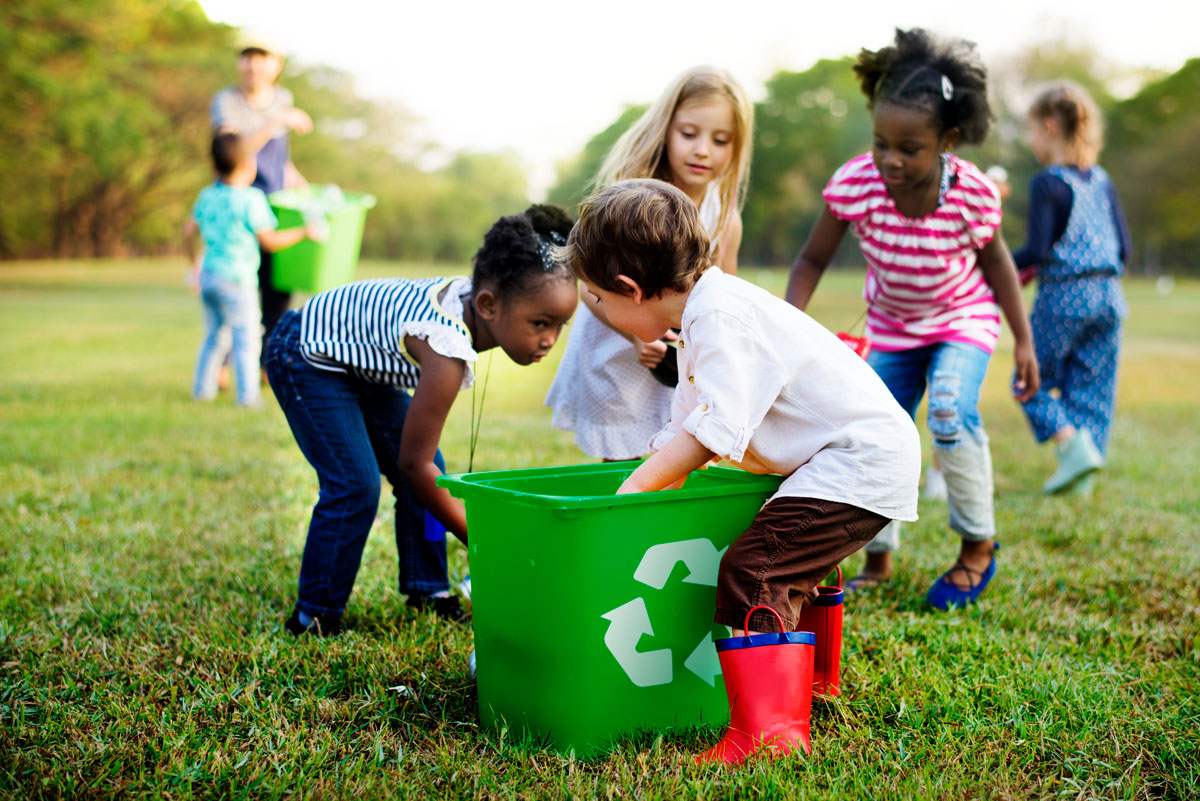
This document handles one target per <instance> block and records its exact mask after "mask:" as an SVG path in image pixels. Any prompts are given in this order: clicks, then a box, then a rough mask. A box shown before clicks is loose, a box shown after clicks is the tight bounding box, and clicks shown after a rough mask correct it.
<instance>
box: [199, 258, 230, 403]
mask: <svg viewBox="0 0 1200 801" xmlns="http://www.w3.org/2000/svg"><path fill="white" fill-rule="evenodd" d="M200 303H201V306H202V308H203V310H204V339H203V340H201V341H200V352H199V354H197V356H196V374H195V377H194V379H193V381H192V397H193V398H196V399H197V400H212V399H213V398H215V397H216V396H217V370H218V369H219V367H220V361H221V358H222V356H223V354H222V343H221V333H222V329H223V328H224V326H223V322H224V320H223V317H222V309H221V303H220V293H219V292H218V290H217V289H216V287H215V286H214V285H213V284H212V279H211V276H209V275H208V274H207V273H201V274H200Z"/></svg>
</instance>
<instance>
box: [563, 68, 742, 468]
mask: <svg viewBox="0 0 1200 801" xmlns="http://www.w3.org/2000/svg"><path fill="white" fill-rule="evenodd" d="M753 125H754V109H753V106H752V105H751V104H750V101H749V99H748V98H747V97H746V93H745V90H743V89H742V87H741V85H740V84H738V82H737V81H736V80H734V78H733V77H732V76H731V75H730V74H729V73H728V72H726V71H725V70H722V69H718V68H715V67H708V66H702V67H694V68H692V69H689V70H687V71H685V72H683V73H682V74H680V75H679V76H678V77H676V78H675V80H674V81H672V82H671V84H670V85H669V86H668V87H667V88H666V90H665V91H664V92H663V93H662V95H661V96H660V97H659V98H658V100H656V101H655V102H654V104H653V105H652V106H650V108H649V109H647V110H646V113H644V114H643V115H642V116H641V117H640V118H639V119H638V120H637V121H636V122H635V123H634V124H633V126H632V127H631V128H630V129H629V130H628V131H626V132H625V134H624V135H623V136H622V137H621V138H620V139H619V140H618V141H617V143H616V145H614V147H613V149H612V152H610V153H609V155H608V157H607V158H606V159H605V161H604V164H603V165H602V166H601V168H600V171H599V173H598V174H597V176H596V179H595V181H594V182H593V187H592V188H593V189H600V188H603V187H605V186H608V185H610V184H612V183H614V182H616V181H621V180H625V179H627V178H658V179H659V180H663V181H666V182H668V183H671V184H673V185H674V186H676V187H678V188H679V189H681V190H683V192H684V193H685V194H686V195H687V196H688V197H689V198H691V200H692V202H693V203H695V204H696V206H697V208H698V209H699V210H700V218H701V220H702V222H703V223H704V226H705V228H706V229H707V231H708V233H709V236H710V237H711V239H712V242H713V261H714V262H715V263H716V264H717V265H718V266H720V267H721V269H723V270H724V271H725V272H727V273H730V274H734V273H736V272H737V252H738V247H739V246H740V244H741V239H742V218H741V207H742V203H743V202H744V200H745V193H746V183H747V181H748V180H749V176H750V150H751V141H752V133H753ZM581 299H582V300H583V302H582V303H581V304H580V307H579V311H578V312H577V314H576V317H575V322H574V324H573V325H572V326H571V332H570V334H569V336H568V340H567V350H566V353H564V354H563V360H562V363H561V364H560V366H559V369H558V373H557V374H556V375H555V377H554V384H553V385H552V386H551V387H550V392H549V394H548V395H547V397H546V405H547V406H551V407H553V409H554V426H555V427H556V428H560V429H563V430H566V431H574V432H575V444H577V445H578V446H579V447H580V448H581V449H582V450H583V451H584V453H586V454H588V455H589V456H593V457H596V458H600V459H606V460H616V459H633V458H637V457H639V456H641V455H643V454H644V453H646V451H647V445H648V443H649V441H650V437H652V436H653V435H654V434H655V433H657V432H658V431H659V430H660V429H661V428H662V427H663V426H664V425H665V424H666V422H667V420H668V418H669V417H670V406H671V393H672V391H673V389H672V387H670V386H667V385H664V384H663V383H660V382H659V379H656V378H655V377H654V375H653V374H652V373H651V369H655V368H660V369H661V363H662V362H663V361H664V357H668V358H669V357H673V356H674V353H673V352H671V353H668V351H669V348H668V346H667V343H666V342H665V341H656V342H642V341H641V340H639V339H637V338H636V337H634V336H633V335H631V334H627V333H625V332H622V331H618V330H617V329H616V328H614V327H613V326H612V325H610V324H609V322H608V320H607V318H606V317H605V316H604V313H603V311H602V310H600V309H599V308H598V307H597V306H596V305H595V301H594V298H591V297H590V296H588V295H587V294H586V293H583V294H582V295H581ZM673 337H674V334H671V335H670V336H669V337H668V339H670V338H673Z"/></svg>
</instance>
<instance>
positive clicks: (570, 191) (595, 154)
mask: <svg viewBox="0 0 1200 801" xmlns="http://www.w3.org/2000/svg"><path fill="white" fill-rule="evenodd" d="M645 112H646V106H626V107H625V110H624V111H622V112H621V114H620V116H619V117H617V119H616V121H615V122H613V124H612V125H610V126H608V127H607V128H605V129H604V130H603V131H601V132H600V133H598V134H596V135H595V136H593V137H592V138H591V139H589V140H588V142H587V144H586V145H584V146H583V150H582V151H580V153H579V155H578V156H576V157H575V158H574V159H571V160H570V161H567V162H563V163H561V164H559V165H558V181H557V182H556V183H555V184H554V186H553V187H551V189H550V191H549V192H548V193H547V195H546V202H547V203H556V204H558V205H559V206H563V207H565V208H574V207H575V206H577V205H578V204H579V201H581V200H583V198H584V196H585V195H586V194H587V192H588V190H589V189H590V188H591V185H592V182H593V181H594V180H595V179H596V173H598V172H599V171H600V165H601V164H603V163H604V157H605V156H607V155H608V152H609V151H610V150H612V148H613V145H615V144H616V143H617V140H618V139H620V138H621V134H623V133H625V132H626V131H627V130H629V127H630V126H631V125H633V123H634V122H636V121H637V119H638V117H640V116H642V114H644V113H645Z"/></svg>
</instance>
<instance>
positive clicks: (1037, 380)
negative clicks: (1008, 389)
mask: <svg viewBox="0 0 1200 801" xmlns="http://www.w3.org/2000/svg"><path fill="white" fill-rule="evenodd" d="M1013 363H1014V371H1013V397H1015V398H1016V399H1017V400H1018V401H1019V402H1020V403H1025V402H1027V401H1029V400H1030V399H1032V398H1033V396H1034V395H1036V394H1037V391H1038V387H1039V386H1041V376H1040V375H1039V374H1038V364H1037V355H1036V354H1035V353H1034V350H1033V343H1031V342H1018V343H1017V344H1016V345H1015V346H1014V347H1013Z"/></svg>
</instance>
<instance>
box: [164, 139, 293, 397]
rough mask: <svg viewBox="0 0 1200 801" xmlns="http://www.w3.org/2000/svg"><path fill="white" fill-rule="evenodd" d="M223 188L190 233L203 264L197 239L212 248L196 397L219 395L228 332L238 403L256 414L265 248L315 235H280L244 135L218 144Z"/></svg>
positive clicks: (205, 194)
mask: <svg viewBox="0 0 1200 801" xmlns="http://www.w3.org/2000/svg"><path fill="white" fill-rule="evenodd" d="M212 157H213V166H214V167H215V168H216V171H217V176H218V177H217V181H216V183H214V184H212V185H211V186H207V187H205V188H204V189H203V190H201V192H200V196H199V197H198V198H196V204H195V206H193V207H192V216H191V218H190V219H189V220H188V221H187V225H186V226H185V228H184V240H185V244H186V248H187V253H188V256H189V258H191V259H192V261H193V262H196V257H197V253H196V249H197V247H196V246H197V236H196V234H197V233H199V234H200V237H202V238H203V240H204V255H203V259H202V260H201V261H200V262H199V265H198V266H199V289H200V300H201V302H202V304H203V306H204V322H205V335H204V340H203V342H202V343H201V344H200V355H199V357H198V358H197V361H196V377H195V381H194V383H193V386H192V397H194V398H196V399H197V400H212V399H213V398H214V397H216V394H217V370H218V368H219V367H220V363H221V358H222V354H221V353H220V347H219V344H218V343H219V341H220V335H221V331H222V330H223V329H225V328H228V329H230V331H231V332H232V334H233V363H234V373H235V375H236V377H237V402H238V404H239V405H240V406H247V407H251V408H255V407H258V406H261V405H262V400H261V398H260V394H259V381H258V356H259V324H260V320H261V315H260V312H259V308H258V265H259V248H260V247H261V248H262V249H263V250H268V251H276V250H282V249H283V248H286V247H290V246H292V245H294V244H296V243H297V242H299V241H301V240H303V239H304V238H305V237H308V238H312V239H315V238H317V237H316V236H314V235H313V234H314V233H317V232H316V231H314V230H310V229H307V228H299V227H298V228H288V229H285V230H282V231H277V230H275V226H276V225H278V224H279V223H278V220H276V219H275V213H274V212H272V211H271V207H270V205H268V203H267V196H266V195H264V194H263V192H262V190H261V189H258V188H257V187H254V186H251V183H252V182H253V181H254V176H255V173H256V171H257V164H256V163H255V157H254V154H253V153H248V152H246V148H245V147H244V145H243V143H242V141H241V139H240V138H239V137H238V135H237V134H232V133H223V134H217V135H216V136H215V137H214V138H213V144H212Z"/></svg>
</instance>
